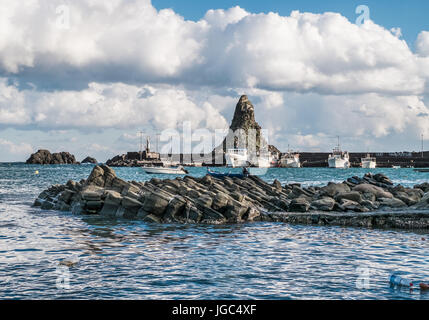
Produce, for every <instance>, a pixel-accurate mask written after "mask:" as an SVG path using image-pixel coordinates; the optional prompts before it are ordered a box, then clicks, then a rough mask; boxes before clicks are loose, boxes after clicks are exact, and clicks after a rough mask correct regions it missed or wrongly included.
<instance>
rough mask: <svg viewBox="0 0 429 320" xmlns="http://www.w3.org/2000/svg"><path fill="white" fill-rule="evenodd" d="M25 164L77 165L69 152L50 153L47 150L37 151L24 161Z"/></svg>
mask: <svg viewBox="0 0 429 320" xmlns="http://www.w3.org/2000/svg"><path fill="white" fill-rule="evenodd" d="M26 163H27V164H79V162H77V161H76V158H75V156H74V155H72V154H70V153H69V152H59V153H50V152H49V151H48V150H38V151H37V152H36V153H33V154H32V155H31V156H30V158H28V160H27V161H26Z"/></svg>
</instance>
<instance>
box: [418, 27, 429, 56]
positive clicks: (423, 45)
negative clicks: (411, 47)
mask: <svg viewBox="0 0 429 320" xmlns="http://www.w3.org/2000/svg"><path fill="white" fill-rule="evenodd" d="M416 50H417V53H418V54H419V55H420V56H423V57H428V56H429V31H422V32H420V33H419V35H418V37H417V41H416Z"/></svg>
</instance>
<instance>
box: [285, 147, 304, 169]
mask: <svg viewBox="0 0 429 320" xmlns="http://www.w3.org/2000/svg"><path fill="white" fill-rule="evenodd" d="M280 167H282V168H301V162H300V160H299V153H293V152H291V151H288V153H286V154H285V155H283V156H282V157H281V158H280Z"/></svg>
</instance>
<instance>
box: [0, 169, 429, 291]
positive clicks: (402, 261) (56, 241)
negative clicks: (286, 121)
mask: <svg viewBox="0 0 429 320" xmlns="http://www.w3.org/2000/svg"><path fill="white" fill-rule="evenodd" d="M34 170H35V169H34V167H33V166H25V165H21V166H11V167H7V170H6V168H5V167H4V166H2V165H0V196H1V198H0V199H1V201H0V288H1V289H0V296H1V297H2V298H32V299H52V298H58V299H68V298H73V299H76V298H80V299H178V298H183V299H321V298H326V299H429V293H427V292H420V290H414V291H412V292H410V291H409V290H404V289H402V290H399V289H397V288H391V287H390V285H389V283H388V278H389V274H390V273H391V272H393V271H395V272H401V273H403V274H404V275H405V276H406V277H409V278H410V279H413V280H416V281H428V280H429V274H428V270H429V268H428V267H429V250H428V243H429V234H428V232H427V231H426V232H425V231H420V232H411V231H397V230H395V231H393V230H369V229H353V228H341V227H315V226H291V225H286V224H276V223H253V224H243V225H224V226H195V225H156V224H145V223H142V222H140V221H126V220H105V219H100V218H99V217H96V216H82V217H80V216H73V215H71V214H69V213H61V212H44V211H40V210H39V209H35V208H31V207H30V206H29V205H30V204H31V203H32V201H33V200H34V197H35V196H36V195H37V194H38V193H39V192H40V191H41V190H42V189H43V188H44V187H46V186H48V185H50V184H52V183H57V182H62V183H63V182H66V181H67V180H68V179H74V180H80V179H81V178H84V177H86V176H87V175H88V173H89V171H90V170H91V168H90V167H89V168H88V167H87V166H82V167H73V166H63V167H60V168H57V166H53V167H40V168H39V169H38V170H39V171H40V177H37V178H34V177H33V176H32V175H31V173H32V172H34ZM195 170H200V171H198V172H199V174H201V175H203V174H204V171H201V170H202V169H195ZM298 171H299V174H295V175H293V174H292V173H289V172H290V171H287V170H286V171H285V172H287V173H278V174H277V178H279V180H283V181H286V180H287V181H292V180H296V181H299V182H307V183H309V182H311V181H312V180H311V179H313V178H317V179H318V180H317V181H327V180H329V179H331V180H340V179H343V177H342V175H343V174H344V171H343V170H339V171H341V173H338V174H337V173H336V171H332V170H329V171H328V170H326V172H325V171H323V172H322V171H317V170H314V169H311V170H310V171H308V172H306V171H305V170H302V171H300V170H298ZM118 172H119V174H120V176H121V177H124V178H126V179H136V180H139V179H137V178H136V176H135V175H136V174H140V175H142V176H144V173H140V172H138V173H136V169H133V168H121V169H119V170H118ZM281 172H282V171H281ZM395 172H397V175H396V176H395V177H393V176H392V175H390V176H391V178H394V179H396V180H397V181H405V180H406V179H414V178H413V177H412V176H410V175H409V173H410V172H409V171H408V172H404V173H402V172H401V170H396V171H395ZM269 174H270V175H272V177H276V175H275V174H274V173H271V171H270V173H269ZM329 174H330V175H331V177H330V178H329ZM413 174H414V173H413ZM289 175H290V176H289ZM349 175H350V174H347V175H346V176H349ZM359 175H362V172H360V173H359ZM402 175H403V177H402ZM269 177H271V176H269ZM418 177H419V178H418V179H423V178H422V176H420V175H419V176H418ZM143 178H144V177H143ZM143 178H142V179H141V180H143ZM306 179H307V180H306ZM401 179H402V180H401ZM416 180H417V178H416ZM403 183H404V182H403ZM68 266H70V268H69V267H68ZM59 268H60V269H59ZM62 268H64V269H62ZM359 270H367V271H368V273H369V277H368V279H367V280H368V281H367V287H365V288H359V286H358V282H359V281H360V279H361V278H362V274H361V271H359ZM61 272H63V273H64V272H65V274H63V273H61ZM62 276H67V277H69V288H63V287H61V286H60V287H59V286H58V279H59V277H62Z"/></svg>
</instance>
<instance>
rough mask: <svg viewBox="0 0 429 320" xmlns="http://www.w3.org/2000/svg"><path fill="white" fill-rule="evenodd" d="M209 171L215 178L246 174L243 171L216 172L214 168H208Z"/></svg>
mask: <svg viewBox="0 0 429 320" xmlns="http://www.w3.org/2000/svg"><path fill="white" fill-rule="evenodd" d="M207 173H208V174H209V175H211V176H212V177H215V178H226V177H229V178H244V174H242V173H232V172H231V171H230V172H227V173H221V172H215V171H213V170H210V169H207Z"/></svg>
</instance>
